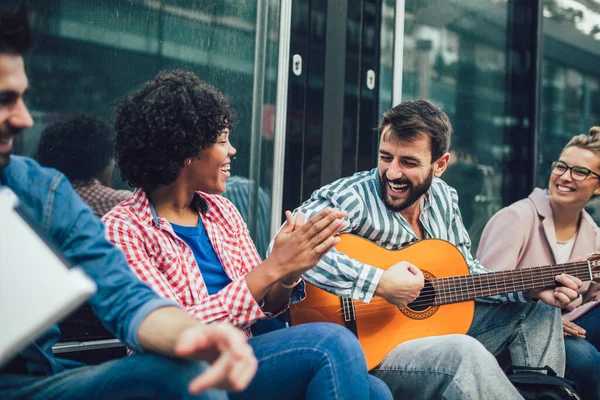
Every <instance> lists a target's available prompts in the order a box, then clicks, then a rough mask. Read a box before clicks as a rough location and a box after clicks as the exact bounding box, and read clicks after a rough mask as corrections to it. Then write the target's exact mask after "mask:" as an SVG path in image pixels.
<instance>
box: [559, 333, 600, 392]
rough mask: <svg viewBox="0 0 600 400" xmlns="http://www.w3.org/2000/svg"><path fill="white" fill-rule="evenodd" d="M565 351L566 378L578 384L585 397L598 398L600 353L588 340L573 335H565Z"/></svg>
mask: <svg viewBox="0 0 600 400" xmlns="http://www.w3.org/2000/svg"><path fill="white" fill-rule="evenodd" d="M565 351H566V353H567V372H566V373H565V378H567V379H570V380H572V381H574V382H575V383H576V384H577V387H578V388H579V393H580V394H581V396H582V398H583V399H592V400H593V399H597V398H598V395H599V394H600V391H599V390H598V389H599V388H598V385H599V384H600V353H598V350H596V348H595V347H594V346H592V344H591V343H590V342H588V341H587V340H585V339H581V338H576V337H572V336H567V337H565Z"/></svg>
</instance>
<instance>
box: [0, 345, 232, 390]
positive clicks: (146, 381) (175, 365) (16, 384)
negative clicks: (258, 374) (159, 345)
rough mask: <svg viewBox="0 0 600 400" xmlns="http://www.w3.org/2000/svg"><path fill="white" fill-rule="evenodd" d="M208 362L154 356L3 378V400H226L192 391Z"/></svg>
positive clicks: (137, 356)
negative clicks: (36, 374)
mask: <svg viewBox="0 0 600 400" xmlns="http://www.w3.org/2000/svg"><path fill="white" fill-rule="evenodd" d="M205 369H206V363H202V362H195V361H186V360H174V359H169V358H165V357H161V356H157V355H152V354H135V355H132V356H130V357H125V358H121V359H118V360H113V361H109V362H106V363H103V364H100V365H92V366H86V367H80V368H75V369H70V370H67V371H64V372H61V373H58V374H55V375H51V376H33V375H0V398H1V399H31V400H38V399H39V400H50V399H69V400H79V399H81V400H96V399H106V400H109V399H110V400H120V399H131V398H135V399H186V400H187V399H202V400H225V399H227V394H226V393H225V392H222V391H216V390H209V391H207V392H206V393H203V394H201V395H198V396H192V395H191V394H190V393H189V392H188V385H189V383H190V381H191V380H192V378H194V377H195V376H197V375H199V374H200V373H202V372H203V371H204V370H205Z"/></svg>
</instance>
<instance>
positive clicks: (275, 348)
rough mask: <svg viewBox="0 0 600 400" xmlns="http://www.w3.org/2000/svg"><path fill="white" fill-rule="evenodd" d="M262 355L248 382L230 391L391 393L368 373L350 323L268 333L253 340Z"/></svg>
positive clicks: (276, 395)
mask: <svg viewBox="0 0 600 400" xmlns="http://www.w3.org/2000/svg"><path fill="white" fill-rule="evenodd" d="M249 343H250V345H251V346H252V348H253V349H254V354H255V355H256V358H257V359H258V371H257V373H256V377H255V378H254V380H253V381H252V383H250V386H249V387H248V388H247V389H246V390H245V391H243V392H241V393H230V394H229V397H230V399H231V400H243V399H261V400H269V399H277V400H286V399H290V400H292V399H294V400H295V399H324V400H325V399H361V400H363V399H365V400H368V399H373V400H374V399H390V400H391V399H392V394H391V393H390V390H389V389H388V388H387V386H386V385H385V384H384V383H383V382H381V381H380V380H379V379H377V378H375V377H373V376H370V375H369V374H368V372H367V364H366V361H365V356H364V353H363V351H362V349H361V347H360V344H359V343H358V340H356V337H355V336H354V334H352V332H350V331H349V330H348V329H346V328H344V327H342V326H339V325H334V324H328V323H313V324H305V325H298V326H293V327H291V328H287V329H280V330H277V331H273V332H269V333H265V334H263V335H260V336H256V337H253V338H251V339H250V340H249Z"/></svg>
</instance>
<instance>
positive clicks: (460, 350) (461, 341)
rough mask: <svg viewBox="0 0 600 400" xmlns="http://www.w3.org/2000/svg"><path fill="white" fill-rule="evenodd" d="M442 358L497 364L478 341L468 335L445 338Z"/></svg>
mask: <svg viewBox="0 0 600 400" xmlns="http://www.w3.org/2000/svg"><path fill="white" fill-rule="evenodd" d="M443 338H444V346H443V348H444V349H445V351H444V352H442V357H443V358H447V359H453V360H455V361H457V362H476V363H478V364H479V363H481V364H487V363H490V362H492V363H494V364H495V363H496V359H495V357H494V356H493V355H492V353H490V352H489V351H488V350H487V349H486V348H485V346H484V345H482V344H481V342H479V341H478V340H477V339H475V338H473V337H471V336H467V335H448V336H444V337H443Z"/></svg>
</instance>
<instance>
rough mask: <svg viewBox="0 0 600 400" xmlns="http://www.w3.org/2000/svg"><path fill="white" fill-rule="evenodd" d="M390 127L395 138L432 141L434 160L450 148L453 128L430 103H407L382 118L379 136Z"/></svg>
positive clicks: (417, 101)
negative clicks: (421, 138) (426, 138)
mask: <svg viewBox="0 0 600 400" xmlns="http://www.w3.org/2000/svg"><path fill="white" fill-rule="evenodd" d="M387 126H390V128H391V132H392V135H393V136H394V138H396V139H398V140H402V141H409V142H412V141H414V140H417V139H418V138H420V137H422V136H424V135H426V136H428V137H429V139H430V140H431V160H432V161H434V160H437V159H438V158H440V157H441V156H443V155H444V154H445V153H446V152H447V151H448V148H449V147H450V136H451V135H452V125H451V124H450V120H449V119H448V116H447V115H446V113H445V112H443V111H442V110H441V109H440V108H439V107H437V106H435V105H433V104H431V103H430V102H428V101H427V100H413V101H405V102H402V103H400V104H398V105H397V106H396V107H394V108H392V109H391V110H389V111H386V112H385V113H384V114H383V118H382V119H381V123H380V124H379V129H378V132H379V136H381V134H382V133H383V131H384V129H385V128H386V127H387Z"/></svg>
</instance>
